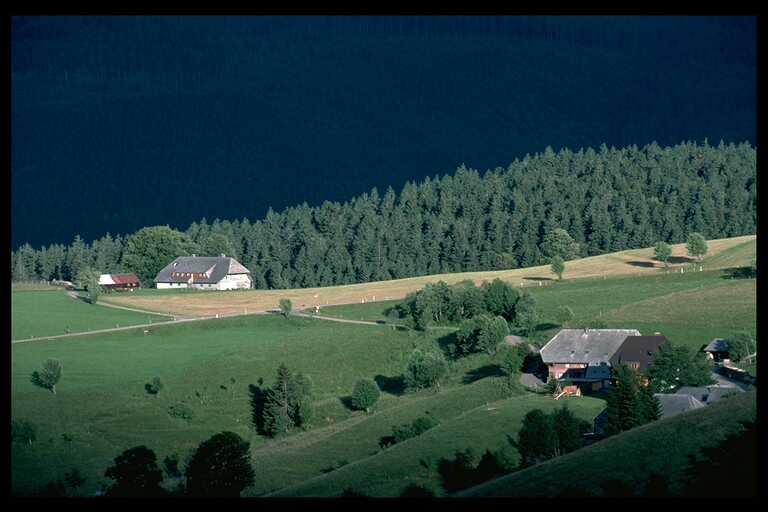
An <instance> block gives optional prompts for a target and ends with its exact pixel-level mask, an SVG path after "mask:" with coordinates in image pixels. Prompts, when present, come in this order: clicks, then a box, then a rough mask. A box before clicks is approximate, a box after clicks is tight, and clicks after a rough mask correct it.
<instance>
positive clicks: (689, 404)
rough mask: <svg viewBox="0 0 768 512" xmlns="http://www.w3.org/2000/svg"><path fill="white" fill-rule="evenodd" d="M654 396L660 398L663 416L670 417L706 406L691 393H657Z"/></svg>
mask: <svg viewBox="0 0 768 512" xmlns="http://www.w3.org/2000/svg"><path fill="white" fill-rule="evenodd" d="M653 396H655V397H656V398H658V399H659V403H660V404H661V417H662V418H669V417H670V416H676V415H678V414H680V413H684V412H688V411H692V410H694V409H701V408H702V407H704V404H703V403H701V402H700V401H699V400H697V399H696V398H694V397H692V396H691V395H681V394H678V393H669V394H666V393H655V394H654V395H653Z"/></svg>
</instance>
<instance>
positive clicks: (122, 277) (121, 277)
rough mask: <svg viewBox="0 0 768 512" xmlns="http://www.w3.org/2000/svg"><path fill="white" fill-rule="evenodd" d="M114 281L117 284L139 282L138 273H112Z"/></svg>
mask: <svg viewBox="0 0 768 512" xmlns="http://www.w3.org/2000/svg"><path fill="white" fill-rule="evenodd" d="M112 281H114V282H115V284H139V278H138V276H137V275H136V274H112Z"/></svg>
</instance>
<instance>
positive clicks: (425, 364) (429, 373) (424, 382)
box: [404, 349, 448, 389]
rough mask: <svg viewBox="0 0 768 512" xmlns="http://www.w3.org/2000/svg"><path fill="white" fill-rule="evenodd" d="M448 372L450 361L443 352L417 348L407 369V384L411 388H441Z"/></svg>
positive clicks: (405, 376) (405, 377) (405, 378)
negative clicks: (447, 360)
mask: <svg viewBox="0 0 768 512" xmlns="http://www.w3.org/2000/svg"><path fill="white" fill-rule="evenodd" d="M447 372H448V363H447V362H446V361H445V356H443V353H442V352H437V351H422V350H419V349H415V350H414V351H413V352H412V353H411V356H410V358H409V360H408V367H407V368H406V370H405V375H404V380H405V385H406V386H407V387H408V388H409V389H423V388H439V387H440V381H441V380H442V378H443V377H444V376H445V374H446V373H447Z"/></svg>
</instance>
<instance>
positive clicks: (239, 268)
mask: <svg viewBox="0 0 768 512" xmlns="http://www.w3.org/2000/svg"><path fill="white" fill-rule="evenodd" d="M176 273H178V274H207V275H208V277H206V278H199V277H198V278H195V282H196V283H204V284H215V283H218V282H219V281H221V280H222V279H224V278H225V277H226V276H227V275H229V274H250V273H251V271H250V270H248V269H247V268H245V267H244V266H243V265H241V264H240V262H238V261H237V260H236V259H235V258H231V257H229V256H179V257H178V258H176V259H175V260H173V261H172V262H170V263H169V264H168V265H166V266H165V268H163V269H162V270H161V271H160V272H158V273H157V276H156V277H155V282H156V283H182V282H184V283H185V282H187V281H188V280H189V277H188V276H183V275H182V276H180V277H176V276H174V274H176Z"/></svg>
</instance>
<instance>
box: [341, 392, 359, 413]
mask: <svg viewBox="0 0 768 512" xmlns="http://www.w3.org/2000/svg"><path fill="white" fill-rule="evenodd" d="M339 402H341V405H343V406H344V407H346V408H347V409H349V410H350V411H356V410H357V409H356V408H355V406H354V405H352V396H351V395H347V396H340V397H339Z"/></svg>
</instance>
